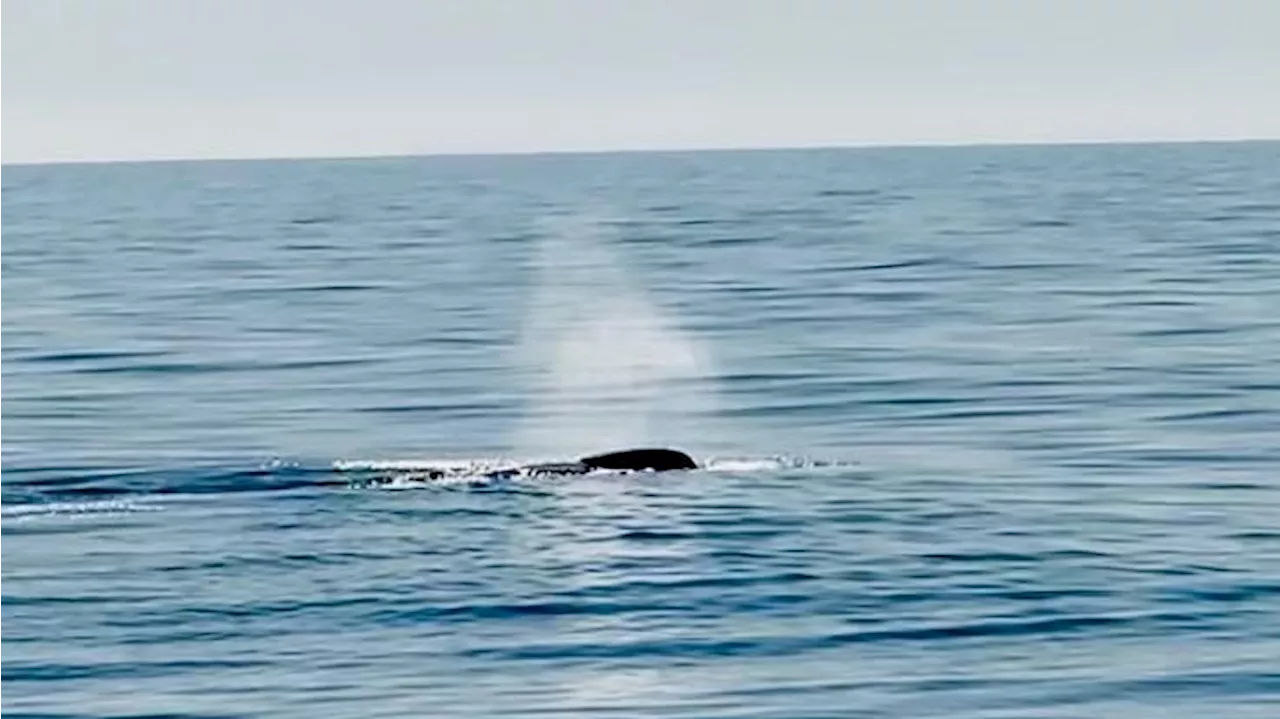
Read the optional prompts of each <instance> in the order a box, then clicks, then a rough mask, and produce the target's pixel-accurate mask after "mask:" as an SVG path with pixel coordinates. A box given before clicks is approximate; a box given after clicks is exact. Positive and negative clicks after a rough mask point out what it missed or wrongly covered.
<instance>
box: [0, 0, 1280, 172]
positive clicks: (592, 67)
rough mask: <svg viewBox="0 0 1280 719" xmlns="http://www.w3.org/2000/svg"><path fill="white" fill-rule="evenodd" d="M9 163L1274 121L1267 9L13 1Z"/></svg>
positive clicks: (1015, 137)
mask: <svg viewBox="0 0 1280 719" xmlns="http://www.w3.org/2000/svg"><path fill="white" fill-rule="evenodd" d="M0 11H2V13H3V14H2V16H0V28H2V29H3V44H2V46H0V47H2V50H3V63H2V68H3V105H2V107H3V134H2V139H3V161H4V162H6V163H15V162H47V161H77V160H119V159H162V158H190V157H194V158H206V157H302V156H322V157H324V156H328V157H333V156H359V155H397V154H429V153H472V152H536V151H574V150H612V149H668V148H701V147H710V148H719V147H778V146H785V147H799V146H822V145H878V144H895V145H897V144H938V143H942V144H965V143H989V142H1011V143H1024V142H1079V141H1090V142H1091V141H1129V140H1138V141H1143V140H1199V139H1256V138H1277V137H1280V41H1277V38H1280V1H1273V0H1216V1H1212V2H1211V1H1204V0H1111V1H1109V2H1103V1H1101V0H934V1H931V2H930V1H925V0H875V1H872V0H866V1H859V0H5V1H4V2H3V6H2V10H0Z"/></svg>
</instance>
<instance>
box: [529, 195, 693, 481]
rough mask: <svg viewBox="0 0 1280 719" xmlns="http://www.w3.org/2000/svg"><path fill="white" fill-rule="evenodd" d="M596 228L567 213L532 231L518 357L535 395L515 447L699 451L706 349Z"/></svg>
mask: <svg viewBox="0 0 1280 719" xmlns="http://www.w3.org/2000/svg"><path fill="white" fill-rule="evenodd" d="M599 228H600V225H599V223H591V222H588V221H586V220H583V219H573V220H564V221H559V222H551V223H548V224H547V225H545V226H544V228H543V231H541V232H540V233H539V242H538V246H537V248H536V252H535V255H534V258H533V271H534V273H535V276H536V281H535V285H534V286H535V293H534V296H533V298H532V301H531V303H530V306H529V311H528V315H527V318H526V323H525V327H524V335H523V338H522V343H521V353H520V358H521V360H522V361H523V362H524V363H525V364H526V369H527V371H528V372H529V375H530V376H531V379H532V385H533V391H532V396H531V400H530V402H529V407H528V411H527V412H526V416H525V419H524V422H523V423H522V425H521V426H520V427H519V429H518V431H517V435H516V440H515V442H514V448H515V450H516V452H517V453H519V454H522V455H530V456H559V457H563V456H577V455H580V454H589V453H592V452H598V451H605V450H609V449H616V448H621V447H635V446H645V445H664V446H675V447H680V448H682V449H687V450H690V451H697V450H698V449H699V446H700V445H699V443H700V442H706V441H707V434H708V429H709V427H710V425H712V424H713V422H712V419H713V417H714V415H715V406H716V401H715V399H716V398H715V393H714V391H713V389H712V385H713V378H714V376H715V375H714V373H713V372H712V365H713V362H712V359H711V356H710V353H709V352H708V351H707V349H706V348H705V346H703V344H702V343H701V342H699V341H698V340H697V338H696V337H694V336H693V335H691V334H690V333H688V332H687V331H685V330H683V329H681V328H680V327H679V325H678V324H677V323H676V322H675V321H674V320H673V319H672V318H671V317H670V316H669V315H668V313H666V312H664V311H663V310H662V309H661V308H660V307H659V306H658V305H657V304H655V303H654V302H653V301H652V300H651V299H650V298H649V297H648V295H647V294H646V293H645V292H644V290H643V289H642V288H641V286H640V285H639V283H638V282H636V281H635V280H634V273H632V272H629V271H628V270H627V267H626V266H625V265H624V263H623V262H622V260H621V259H620V258H619V256H618V254H617V253H616V252H615V250H614V248H611V247H610V246H609V244H608V242H607V240H606V238H604V237H603V236H602V235H601V230H600V229H599ZM691 445H692V446H691Z"/></svg>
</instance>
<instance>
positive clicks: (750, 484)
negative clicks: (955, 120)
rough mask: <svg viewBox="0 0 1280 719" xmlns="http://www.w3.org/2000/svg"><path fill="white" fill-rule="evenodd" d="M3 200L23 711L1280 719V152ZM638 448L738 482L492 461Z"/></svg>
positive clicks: (8, 635)
mask: <svg viewBox="0 0 1280 719" xmlns="http://www.w3.org/2000/svg"><path fill="white" fill-rule="evenodd" d="M3 230H4V232H3V283H2V288H3V314H2V316H3V392H2V397H3V524H2V528H3V604H2V608H3V711H4V715H5V716H6V717H15V718H16V717H45V718H47V719H53V718H54V717H58V718H63V717H72V716H75V717H188V718H191V719H195V718H197V717H200V718H206V717H207V718H213V717H279V718H284V717H297V718H303V717H359V718H361V719H369V718H372V717H486V716H495V717H496V716H503V717H532V716H540V717H541V716H556V717H561V716H563V717H606V716H607V717H624V716H625V717H633V716H635V717H640V716H643V717H655V718H658V719H674V718H676V717H743V718H745V717H752V718H755V719H763V718H766V717H768V718H775V717H776V718H779V719H781V718H786V719H792V718H795V719H799V718H818V717H859V718H868V719H869V718H882V717H883V718H889V717H895V718H896V717H904V718H905V717H910V718H913V719H914V718H918V717H948V718H962V717H964V718H977V717H982V718H983V719H986V718H992V717H1064V718H1065V717H1091V718H1092V717H1126V718H1129V719H1146V718H1150V719H1155V718H1160V719H1170V718H1177V717H1187V718H1190V717H1206V716H1212V717H1264V718H1267V719H1270V718H1271V717H1275V716H1280V530H1278V529H1277V525H1278V523H1280V519H1278V518H1280V143H1277V142H1245V143H1220V144H1213V143H1206V144H1149V145H1074V146H1065V145H1064V146H1016V147H1015V146H1008V147H996V146H991V147H931V148H925V147H921V148H865V149H861V148H859V149H812V150H770V151H714V152H712V151H708V152H667V153H612V154H610V153H604V154H544V155H522V156H515V155H513V156H454V157H418V158H408V157H406V158H379V159H343V160H262V161H192V162H156V163H114V164H83V165H43V166H40V165H31V166H19V165H9V166H5V167H4V170H3ZM632 446H670V447H675V448H678V449H681V450H684V451H687V452H689V453H690V454H692V455H693V456H694V457H695V458H696V459H698V461H699V462H700V464H701V465H702V467H701V468H700V469H697V470H693V471H688V472H662V473H651V472H640V473H630V474H625V473H623V474H619V473H591V474H587V475H575V476H544V477H501V476H493V475H489V474H486V473H485V472H484V471H482V468H486V467H494V466H505V465H506V464H509V463H512V462H522V461H527V460H542V459H550V460H556V459H561V460H563V459H572V458H574V457H577V456H580V455H582V454H586V453H591V452H598V451H606V450H611V449H619V448H624V447H632ZM441 463H451V464H453V465H457V466H459V467H461V468H462V469H461V470H460V471H458V472H455V473H454V474H451V475H449V476H448V477H445V478H440V477H431V476H427V475H425V474H423V473H422V472H421V471H416V470H420V469H422V468H423V467H429V466H436V465H439V464H441ZM473 468H474V471H473ZM375 480H376V481H375Z"/></svg>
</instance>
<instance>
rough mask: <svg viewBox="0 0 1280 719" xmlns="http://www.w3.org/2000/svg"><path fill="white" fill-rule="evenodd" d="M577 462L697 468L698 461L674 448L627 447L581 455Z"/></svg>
mask: <svg viewBox="0 0 1280 719" xmlns="http://www.w3.org/2000/svg"><path fill="white" fill-rule="evenodd" d="M578 462H579V463H580V464H581V465H583V466H585V467H587V468H589V469H651V470H654V471H657V472H662V471H667V470H672V469H697V468H698V463H697V462H694V461H693V458H692V457H690V456H689V455H687V454H685V453H684V452H680V451H678V450H674V449H656V448H655V449H650V448H643V449H627V450H623V451H621V452H608V453H606V454H597V455H593V456H591V457H583V458H582V459H580V460H578Z"/></svg>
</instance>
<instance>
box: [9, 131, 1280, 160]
mask: <svg viewBox="0 0 1280 719" xmlns="http://www.w3.org/2000/svg"><path fill="white" fill-rule="evenodd" d="M1266 142H1280V136H1274V137H1267V136H1259V137H1238V138H1201V139H1186V138H1168V139H1159V138H1153V139H1064V140H1011V141H1010V140H969V141H960V140H955V141H928V140H924V141H920V142H910V141H908V142H897V141H895V142H883V143H876V142H865V143H819V144H812V145H805V144H777V145H724V146H717V145H705V146H683V147H681V146H669V147H662V146H654V147H622V148H611V149H574V148H561V149H555V148H552V149H537V150H458V151H450V150H436V151H424V152H414V151H403V152H370V153H351V154H332V155H330V154H314V155H312V154H296V155H269V154H264V155H227V156H212V157H198V156H171V157H141V158H81V159H49V160H18V161H13V162H9V161H3V160H0V166H2V167H35V166H45V165H134V164H152V163H193V162H281V161H288V160H303V161H307V160H310V161H350V160H395V159H417V158H423V159H425V158H439V157H447V158H457V157H529V156H540V155H624V154H673V153H697V152H777V151H795V150H876V149H886V150H888V149H915V148H920V149H928V148H937V149H943V148H966V147H1076V146H1099V145H1208V144H1246V143H1266Z"/></svg>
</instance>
